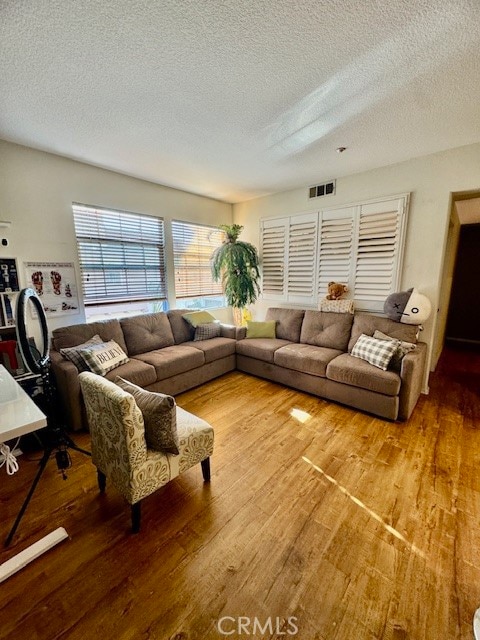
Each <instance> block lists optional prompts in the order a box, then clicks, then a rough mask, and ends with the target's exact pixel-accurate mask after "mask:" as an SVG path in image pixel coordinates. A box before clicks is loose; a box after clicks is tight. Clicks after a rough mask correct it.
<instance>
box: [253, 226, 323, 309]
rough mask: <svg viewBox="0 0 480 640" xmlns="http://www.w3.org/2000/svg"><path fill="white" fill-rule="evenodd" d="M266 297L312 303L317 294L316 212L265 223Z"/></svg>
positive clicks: (262, 255)
mask: <svg viewBox="0 0 480 640" xmlns="http://www.w3.org/2000/svg"><path fill="white" fill-rule="evenodd" d="M261 244H262V248H261V260H262V292H263V296H264V298H266V299H268V298H271V299H274V300H276V299H280V298H282V299H284V300H285V301H286V302H298V303H307V304H308V303H309V302H310V301H311V299H312V297H313V296H314V294H315V255H316V251H317V214H316V213H315V214H311V213H309V214H305V215H299V216H292V217H289V218H281V219H275V220H264V221H263V222H262V243H261Z"/></svg>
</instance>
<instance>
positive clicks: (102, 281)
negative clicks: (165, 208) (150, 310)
mask: <svg viewBox="0 0 480 640" xmlns="http://www.w3.org/2000/svg"><path fill="white" fill-rule="evenodd" d="M72 208H73V216H74V223H75V233H76V236H77V245H78V255H79V261H80V269H81V278H82V285H83V291H84V301H85V304H86V305H98V304H108V303H115V302H122V301H128V302H133V301H139V300H164V299H165V298H166V278H165V236H164V226H163V220H162V219H161V218H156V217H154V216H146V215H140V214H136V213H128V212H125V211H115V210H112V209H101V208H98V207H93V206H87V205H83V204H76V203H74V204H73V205H72Z"/></svg>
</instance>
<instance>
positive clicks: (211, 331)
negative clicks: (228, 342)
mask: <svg viewBox="0 0 480 640" xmlns="http://www.w3.org/2000/svg"><path fill="white" fill-rule="evenodd" d="M219 335H220V324H219V323H218V322H205V323H204V324H199V325H198V326H197V328H196V329H195V337H194V339H193V340H194V342H195V341H198V340H210V338H218V336H219Z"/></svg>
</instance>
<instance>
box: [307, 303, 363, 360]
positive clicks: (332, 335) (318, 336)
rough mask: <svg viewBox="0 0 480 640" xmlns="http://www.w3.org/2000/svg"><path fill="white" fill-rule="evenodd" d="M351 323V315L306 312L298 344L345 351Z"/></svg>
mask: <svg viewBox="0 0 480 640" xmlns="http://www.w3.org/2000/svg"><path fill="white" fill-rule="evenodd" d="M352 322H353V315H352V314H351V313H328V312H326V311H313V310H307V311H305V317H304V319H303V323H302V332H301V334H300V342H303V343H305V344H312V345H314V346H316V347H327V348H328V349H339V350H340V351H346V350H347V345H348V340H349V338H350V331H351V329H352Z"/></svg>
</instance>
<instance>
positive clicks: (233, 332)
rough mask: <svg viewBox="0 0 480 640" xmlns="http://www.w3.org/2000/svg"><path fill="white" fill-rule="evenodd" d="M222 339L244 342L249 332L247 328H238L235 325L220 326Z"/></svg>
mask: <svg viewBox="0 0 480 640" xmlns="http://www.w3.org/2000/svg"><path fill="white" fill-rule="evenodd" d="M220 330H221V333H220V335H221V336H222V338H232V339H233V340H242V339H243V338H244V337H245V335H246V332H247V329H246V327H236V326H235V325H233V324H221V325H220Z"/></svg>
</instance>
